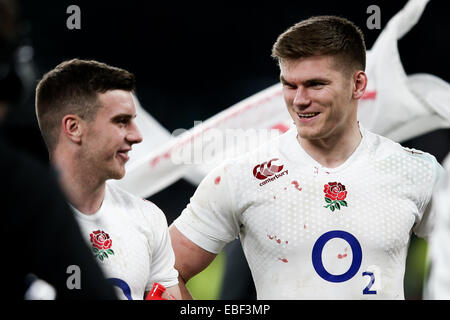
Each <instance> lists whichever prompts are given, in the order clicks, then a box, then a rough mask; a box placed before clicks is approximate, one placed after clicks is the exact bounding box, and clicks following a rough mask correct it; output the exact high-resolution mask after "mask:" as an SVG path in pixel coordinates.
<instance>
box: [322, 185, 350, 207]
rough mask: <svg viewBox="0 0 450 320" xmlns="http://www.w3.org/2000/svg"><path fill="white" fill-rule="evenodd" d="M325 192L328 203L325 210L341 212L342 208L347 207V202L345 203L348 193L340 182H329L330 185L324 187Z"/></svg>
mask: <svg viewBox="0 0 450 320" xmlns="http://www.w3.org/2000/svg"><path fill="white" fill-rule="evenodd" d="M323 192H324V193H325V202H326V203H327V205H325V206H324V208H330V210H331V211H334V210H335V209H338V210H341V206H343V207H346V206H347V201H345V198H346V197H347V191H346V190H345V186H344V185H343V184H341V183H340V182H328V184H326V185H324V189H323Z"/></svg>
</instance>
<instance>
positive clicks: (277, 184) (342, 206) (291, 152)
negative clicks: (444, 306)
mask: <svg viewBox="0 0 450 320" xmlns="http://www.w3.org/2000/svg"><path fill="white" fill-rule="evenodd" d="M360 130H361V134H362V135H363V138H362V140H361V143H360V144H359V146H358V147H357V149H356V150H355V151H354V153H353V154H352V155H351V156H350V157H349V158H348V159H347V161H346V162H345V163H343V164H342V165H341V166H339V167H337V168H333V169H328V168H325V167H323V166H321V165H320V164H319V163H318V162H316V161H315V160H314V159H313V158H311V157H310V156H309V155H308V154H307V153H306V152H305V151H304V150H303V149H302V147H301V146H300V144H299V143H298V141H297V139H296V135H297V131H296V129H295V128H291V129H290V130H289V131H288V132H286V133H285V134H283V135H281V136H280V137H279V138H277V139H275V140H273V141H271V143H269V144H267V145H266V146H264V147H262V148H260V149H259V150H258V151H257V152H256V151H255V152H253V153H250V154H248V155H246V156H244V157H241V158H239V159H235V160H229V161H227V162H226V163H224V164H223V165H222V166H220V167H218V168H217V169H215V170H214V171H212V172H211V173H210V174H209V175H208V176H207V177H206V178H205V179H204V180H203V181H202V183H201V184H200V185H199V187H198V189H197V190H196V192H195V194H194V196H193V197H192V198H191V201H190V203H189V204H188V206H187V207H186V208H185V209H184V210H183V212H182V214H181V215H180V217H178V218H177V220H176V221H175V222H174V223H175V226H176V227H177V228H178V229H179V230H180V232H182V233H183V234H184V235H185V236H186V237H188V238H189V239H190V240H191V241H193V242H194V243H196V244H197V245H199V246H200V247H202V248H203V249H205V250H208V251H210V252H213V253H218V252H220V251H221V250H222V248H223V247H224V245H225V244H226V243H227V242H230V241H232V240H233V239H235V238H236V237H238V236H239V237H240V239H241V242H242V246H243V250H244V253H245V255H246V258H247V260H248V263H249V266H250V270H251V272H252V275H253V279H254V281H255V287H256V291H257V296H258V299H404V293H403V278H404V272H405V260H406V255H407V249H408V245H409V242H410V236H411V232H413V231H414V232H415V233H416V234H417V235H418V236H420V237H425V238H426V237H427V235H428V234H429V233H430V231H431V229H432V226H433V219H434V218H433V217H432V216H431V215H430V214H429V213H428V212H429V210H425V209H426V208H427V204H428V202H429V200H430V197H431V194H432V190H433V187H434V185H435V183H436V181H437V179H438V177H439V175H440V172H439V170H441V169H442V168H441V167H440V165H439V163H438V162H437V161H436V159H435V158H434V157H433V156H432V155H430V154H427V153H423V152H420V151H418V150H413V149H407V148H403V147H402V146H401V145H399V144H397V143H395V142H392V141H391V140H388V139H386V138H384V137H381V136H378V135H376V134H373V133H371V132H369V131H367V130H365V129H364V128H362V127H361V126H360ZM236 281H239V279H236Z"/></svg>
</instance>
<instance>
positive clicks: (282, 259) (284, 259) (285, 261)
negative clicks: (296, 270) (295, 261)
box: [278, 258, 289, 263]
mask: <svg viewBox="0 0 450 320" xmlns="http://www.w3.org/2000/svg"><path fill="white" fill-rule="evenodd" d="M278 260H280V261H282V262H284V263H287V262H289V261H288V259H286V258H278Z"/></svg>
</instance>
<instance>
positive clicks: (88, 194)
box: [52, 157, 106, 215]
mask: <svg viewBox="0 0 450 320" xmlns="http://www.w3.org/2000/svg"><path fill="white" fill-rule="evenodd" d="M52 163H53V165H54V166H55V167H56V169H57V170H58V172H59V181H60V184H61V187H62V189H63V190H64V192H65V194H66V196H67V198H68V200H69V202H70V204H71V205H72V206H73V207H75V208H76V209H77V210H78V211H80V212H82V213H84V214H86V215H91V214H94V213H96V212H97V211H98V210H99V209H100V207H101V205H102V203H103V199H104V197H105V189H106V183H105V181H104V180H101V179H98V178H97V177H95V175H93V174H91V173H89V172H86V170H85V168H83V166H78V165H77V163H76V162H74V161H72V160H71V159H70V158H69V157H59V158H58V157H54V158H53V159H52Z"/></svg>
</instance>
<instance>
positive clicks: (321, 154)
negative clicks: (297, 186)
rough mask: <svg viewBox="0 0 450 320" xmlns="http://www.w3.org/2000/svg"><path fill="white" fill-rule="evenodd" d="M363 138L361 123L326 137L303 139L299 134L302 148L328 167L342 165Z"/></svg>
mask: <svg viewBox="0 0 450 320" xmlns="http://www.w3.org/2000/svg"><path fill="white" fill-rule="evenodd" d="M361 139H362V135H361V132H360V130H359V125H356V126H353V127H352V130H346V132H344V133H342V134H339V135H338V134H336V135H331V136H330V137H327V138H324V139H315V140H309V139H303V138H301V137H300V136H299V135H297V140H298V141H299V143H300V145H301V146H302V148H303V149H304V150H305V151H306V152H307V153H308V154H309V155H310V156H311V157H312V158H313V159H314V160H316V161H317V162H318V163H320V164H321V165H322V166H324V167H326V168H330V169H332V168H336V167H339V166H340V165H342V164H343V163H344V162H345V161H347V159H348V158H349V157H350V156H351V155H352V154H353V152H354V151H355V150H356V148H357V147H358V146H359V144H360V142H361Z"/></svg>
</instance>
